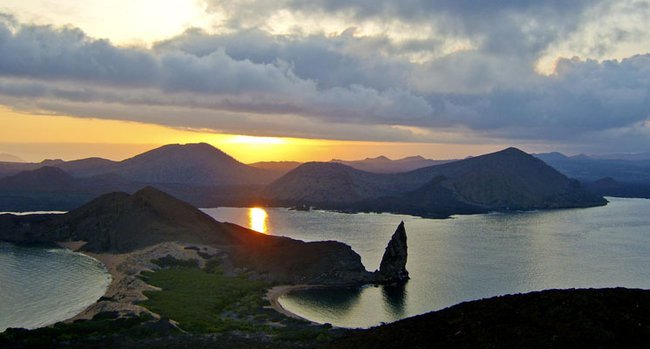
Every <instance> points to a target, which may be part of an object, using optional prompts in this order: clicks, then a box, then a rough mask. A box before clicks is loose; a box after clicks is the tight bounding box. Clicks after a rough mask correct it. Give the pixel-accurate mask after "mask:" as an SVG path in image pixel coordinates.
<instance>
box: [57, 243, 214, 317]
mask: <svg viewBox="0 0 650 349" xmlns="http://www.w3.org/2000/svg"><path fill="white" fill-rule="evenodd" d="M60 245H61V246H64V247H77V248H78V247H80V244H78V243H75V244H60ZM84 253H85V254H86V255H88V256H90V257H93V258H95V259H97V260H99V261H100V262H102V263H103V264H104V265H105V266H106V268H107V269H108V272H109V273H110V274H111V276H112V281H111V283H110V285H109V286H108V289H107V290H106V293H105V294H104V296H103V297H101V298H100V299H99V300H98V301H97V302H96V303H94V304H93V305H91V306H89V307H88V308H86V309H85V310H84V311H83V312H81V313H80V314H78V315H77V316H75V317H73V318H71V319H69V320H67V321H74V320H77V319H91V318H92V317H93V316H95V315H97V314H98V313H101V312H117V313H119V314H120V315H134V314H135V315H137V314H141V313H149V314H151V315H153V316H154V317H156V318H157V317H158V315H157V314H154V313H152V312H150V311H149V310H147V309H146V308H144V307H142V306H139V305H138V303H139V302H142V301H144V300H146V299H147V297H145V296H144V294H143V292H144V291H148V290H157V288H156V287H153V286H151V285H149V284H147V283H146V282H144V281H143V280H142V279H141V278H140V274H141V273H142V272H143V271H152V270H156V269H158V268H159V267H158V266H157V265H156V264H154V263H152V262H151V261H152V260H156V259H159V258H163V257H165V256H172V257H174V258H176V259H179V260H190V259H195V260H197V261H199V265H200V266H201V267H203V266H204V264H205V259H204V258H203V257H204V256H206V255H209V256H216V255H219V254H221V253H222V252H221V251H220V250H219V249H216V248H214V247H209V246H203V245H196V244H185V243H177V242H164V243H161V244H157V245H154V246H151V247H148V248H145V249H142V250H138V251H134V252H130V253H123V254H112V253H90V252H84Z"/></svg>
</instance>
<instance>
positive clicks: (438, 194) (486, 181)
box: [266, 148, 606, 217]
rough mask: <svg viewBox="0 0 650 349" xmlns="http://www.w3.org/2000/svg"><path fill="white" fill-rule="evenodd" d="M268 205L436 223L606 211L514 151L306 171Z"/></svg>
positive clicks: (283, 183)
mask: <svg viewBox="0 0 650 349" xmlns="http://www.w3.org/2000/svg"><path fill="white" fill-rule="evenodd" d="M266 197H267V198H268V199H269V200H271V201H272V202H275V203H279V204H283V205H305V206H316V207H322V208H329V209H339V210H352V211H381V212H386V211H388V212H396V213H407V214H416V215H422V216H433V217H437V216H443V217H444V216H448V215H451V214H457V213H478V212H487V211H492V210H530V209H545V208H568V207H588V206H597V205H604V204H605V203H606V201H605V200H604V199H603V198H602V197H600V196H598V195H595V194H593V193H591V192H589V191H588V190H586V189H585V188H583V187H582V186H581V185H580V183H579V182H577V181H575V180H572V179H569V178H568V177H566V176H565V175H563V174H561V173H560V172H558V171H556V170H555V169H553V168H552V167H550V166H548V165H546V164H545V163H544V162H543V161H541V160H539V159H537V158H535V157H533V156H531V155H529V154H527V153H525V152H523V151H521V150H519V149H516V148H508V149H504V150H502V151H499V152H496V153H492V154H486V155H482V156H477V157H473V158H469V159H465V160H459V161H455V162H451V163H447V164H442V165H434V166H429V167H425V168H421V169H418V170H414V171H410V172H406V173H398V174H377V173H370V172H365V171H360V170H357V169H353V168H351V167H349V166H345V165H343V164H338V163H308V164H304V165H302V166H300V167H298V168H296V169H295V170H293V171H291V172H289V173H287V174H286V175H285V176H283V177H282V178H280V179H278V180H277V181H275V182H274V183H272V184H271V185H270V186H269V187H267V191H266Z"/></svg>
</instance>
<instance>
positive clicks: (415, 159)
mask: <svg viewBox="0 0 650 349" xmlns="http://www.w3.org/2000/svg"><path fill="white" fill-rule="evenodd" d="M452 161H455V160H431V159H425V158H423V157H421V156H409V157H406V158H403V159H397V160H391V159H389V158H387V157H385V156H379V157H376V158H366V159H364V160H354V161H344V160H338V159H332V160H331V162H336V163H339V164H343V165H346V166H350V167H352V168H356V169H357V170H361V171H366V172H374V173H400V172H408V171H413V170H417V169H418V168H423V167H429V166H433V165H441V164H446V163H448V162H452Z"/></svg>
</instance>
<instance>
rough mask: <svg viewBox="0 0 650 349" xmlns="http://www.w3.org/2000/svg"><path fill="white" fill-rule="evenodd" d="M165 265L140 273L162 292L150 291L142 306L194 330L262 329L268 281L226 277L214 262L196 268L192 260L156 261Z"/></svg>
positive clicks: (182, 326)
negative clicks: (158, 268) (153, 270)
mask: <svg viewBox="0 0 650 349" xmlns="http://www.w3.org/2000/svg"><path fill="white" fill-rule="evenodd" d="M156 263H157V264H158V265H164V266H166V268H164V269H160V270H157V271H155V272H147V273H144V274H143V278H144V280H145V281H146V282H147V283H148V284H150V285H153V286H156V287H160V288H161V289H162V291H149V292H146V293H145V295H146V296H147V298H149V300H147V301H145V302H144V303H143V304H142V305H143V306H144V307H146V308H148V309H149V310H151V311H152V312H154V313H157V314H160V316H162V317H163V318H168V319H172V320H174V321H177V322H178V323H179V327H180V328H181V329H183V330H186V331H189V332H195V333H219V332H224V331H231V330H239V331H251V332H253V331H260V330H262V331H264V330H266V328H265V326H266V324H265V323H266V320H268V318H267V316H265V315H266V314H265V312H264V311H263V310H264V309H263V307H264V306H266V305H268V302H267V301H266V300H264V294H265V292H266V290H267V289H268V287H269V286H270V285H269V284H268V283H266V282H263V281H257V280H250V279H248V278H246V277H243V276H235V277H231V276H226V275H224V272H223V270H222V269H221V268H220V267H219V266H218V264H217V263H216V262H211V263H208V265H206V268H205V269H199V268H197V267H196V264H194V266H192V265H191V264H192V262H191V261H176V260H173V258H171V257H166V258H164V259H160V260H157V261H156Z"/></svg>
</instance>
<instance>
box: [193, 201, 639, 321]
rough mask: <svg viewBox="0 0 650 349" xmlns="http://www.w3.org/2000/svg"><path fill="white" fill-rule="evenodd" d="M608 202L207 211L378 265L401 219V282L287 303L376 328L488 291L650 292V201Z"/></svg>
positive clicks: (285, 301) (305, 295)
mask: <svg viewBox="0 0 650 349" xmlns="http://www.w3.org/2000/svg"><path fill="white" fill-rule="evenodd" d="M608 200H609V201H610V203H609V204H608V205H607V206H604V207H595V208H586V209H568V210H551V211H535V212H514V213H492V214H483V215H472V216H457V217H453V218H452V219H447V220H432V219H423V218H417V217H412V216H402V215H393V214H343V213H336V212H325V211H311V212H300V211H289V210H287V209H281V208H265V209H260V208H217V209H204V211H205V212H206V213H208V214H210V215H211V216H213V217H215V218H216V219H217V220H219V221H229V222H233V223H237V224H241V225H244V226H248V227H251V228H253V229H255V230H258V231H263V232H265V233H268V234H273V235H284V236H289V237H292V238H297V239H301V240H306V241H316V240H330V239H331V240H337V241H342V242H345V243H347V244H349V245H350V246H352V248H353V249H354V250H355V251H357V252H358V253H359V254H360V255H361V258H362V261H363V263H364V265H365V266H366V268H367V269H368V270H375V269H377V268H378V266H379V262H380V260H381V257H382V255H383V252H384V249H385V247H386V244H387V242H388V240H389V238H390V236H391V235H392V234H393V232H394V231H395V228H396V227H397V225H398V224H399V222H400V221H404V222H405V225H406V230H407V235H408V246H409V259H408V264H407V269H408V270H409V272H410V275H411V280H409V281H408V282H407V283H406V284H405V285H401V286H379V287H374V286H366V287H361V288H349V289H316V290H306V291H299V292H294V293H291V294H288V295H285V296H283V297H281V298H280V303H281V304H282V305H283V306H284V307H285V308H286V309H288V310H289V311H292V312H294V313H296V314H298V315H300V316H302V317H305V318H307V319H310V320H313V321H316V322H320V323H331V324H333V325H335V326H341V327H369V326H373V325H377V324H380V323H382V322H391V321H395V320H398V319H401V318H405V317H409V316H413V315H417V314H421V313H425V312H429V311H432V310H439V309H443V308H446V307H449V306H451V305H454V304H457V303H460V302H463V301H468V300H476V299H481V298H486V297H492V296H497V295H504V294H513V293H521V292H529V291H535V290H543V289H550V288H590V287H615V286H623V287H631V288H645V289H650V200H644V199H621V198H608Z"/></svg>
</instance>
